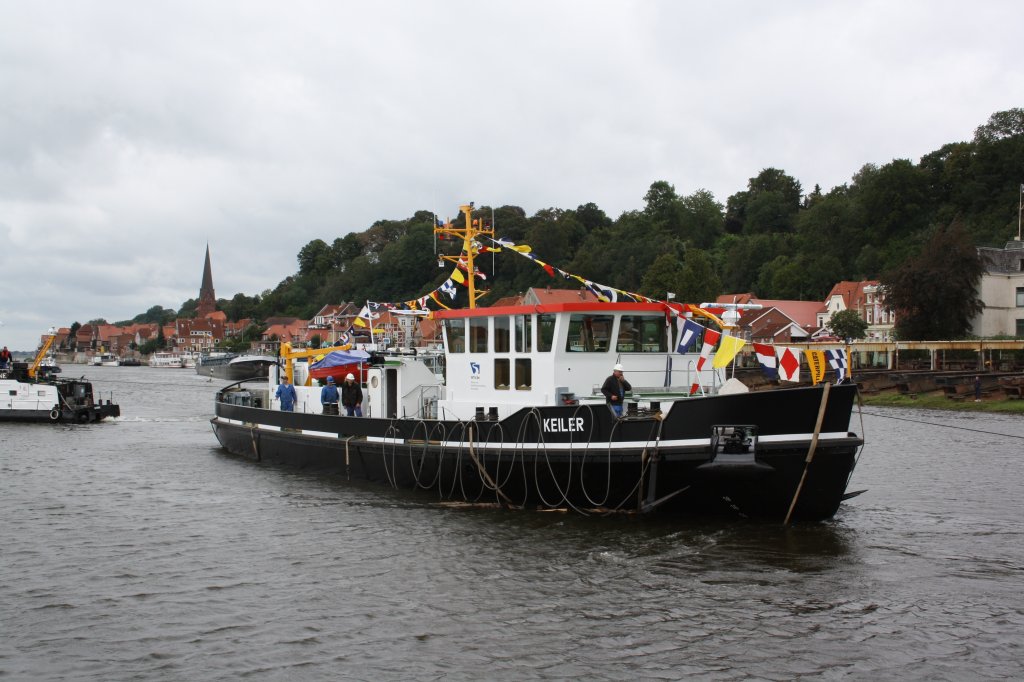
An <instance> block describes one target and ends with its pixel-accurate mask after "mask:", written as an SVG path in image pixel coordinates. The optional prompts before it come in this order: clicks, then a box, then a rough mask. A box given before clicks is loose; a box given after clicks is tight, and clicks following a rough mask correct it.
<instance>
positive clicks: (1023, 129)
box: [974, 108, 1024, 144]
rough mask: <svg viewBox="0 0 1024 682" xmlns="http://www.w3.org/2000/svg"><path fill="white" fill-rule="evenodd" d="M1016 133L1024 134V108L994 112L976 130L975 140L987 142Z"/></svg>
mask: <svg viewBox="0 0 1024 682" xmlns="http://www.w3.org/2000/svg"><path fill="white" fill-rule="evenodd" d="M1016 135H1024V109H1020V108H1016V109H1008V110H1006V111H997V112H996V113H994V114H992V115H991V116H990V117H989V119H988V122H987V123H985V124H984V125H980V126H978V128H977V129H976V130H975V131H974V142H975V143H980V144H987V143H991V142H996V141H998V140H1003V139H1006V138H1008V137H1014V136H1016Z"/></svg>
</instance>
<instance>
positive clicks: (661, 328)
mask: <svg viewBox="0 0 1024 682" xmlns="http://www.w3.org/2000/svg"><path fill="white" fill-rule="evenodd" d="M668 344H669V339H668V333H667V330H666V328H665V316H664V315H623V316H622V319H621V320H620V322H619V336H618V341H616V343H615V350H616V351H618V352H620V353H664V352H666V351H667V350H668Z"/></svg>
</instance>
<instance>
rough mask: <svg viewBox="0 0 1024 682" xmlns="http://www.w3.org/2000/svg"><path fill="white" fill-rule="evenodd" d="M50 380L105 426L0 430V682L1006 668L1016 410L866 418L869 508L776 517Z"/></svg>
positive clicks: (134, 388) (209, 389)
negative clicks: (471, 468) (218, 434)
mask: <svg viewBox="0 0 1024 682" xmlns="http://www.w3.org/2000/svg"><path fill="white" fill-rule="evenodd" d="M65 372H67V373H69V374H82V373H84V374H86V375H87V376H88V377H89V378H91V379H92V380H93V381H94V383H95V386H96V388H97V389H98V390H99V391H100V392H101V393H103V394H104V396H106V395H107V394H109V393H110V392H113V397H114V400H115V402H118V403H120V405H121V409H122V415H123V416H122V417H121V418H120V419H118V420H115V421H112V422H107V423H102V424H95V425H88V426H78V425H74V426H53V425H49V424H39V425H11V424H0V552H2V553H0V677H4V678H6V679H12V680H56V679H61V680H64V679H67V680H127V679H132V680H233V679H239V678H247V679H254V680H337V679H355V680H389V679H403V680H408V679H416V680H437V679H445V680H481V679H487V680H523V679H597V680H604V679H610V680H627V679H628V680H635V679H670V680H674V679H683V678H686V679H708V680H746V679H765V680H789V679H794V678H808V679H825V680H836V679H843V680H876V679H919V680H926V679H927V680H964V679H999V678H1016V679H1021V678H1024V646H1022V645H1024V637H1022V635H1021V633H1024V589H1022V586H1024V542H1022V525H1021V517H1022V515H1024V485H1022V481H1024V476H1022V474H1024V458H1022V457H1021V452H1022V449H1024V448H1022V444H1024V440H1022V439H1024V418H1021V417H1019V416H1000V415H979V414H961V413H952V412H950V413H945V412H943V413H936V412H923V411H913V410H898V411H897V410H886V409H880V408H870V409H866V410H865V411H866V412H870V414H866V415H865V416H864V417H863V420H864V432H865V434H866V436H867V446H866V447H865V449H864V452H863V455H862V458H861V461H860V465H859V467H858V469H857V471H856V473H855V474H854V477H853V481H852V484H851V489H863V488H866V489H867V492H866V493H865V494H863V495H861V496H860V497H857V498H855V499H853V500H851V501H850V502H847V503H846V504H845V505H844V507H843V509H842V510H841V511H840V513H839V514H838V516H837V517H836V518H835V519H834V520H833V521H831V522H828V523H823V524H817V525H808V526H795V527H792V528H782V527H779V526H778V525H767V524H757V523H752V522H749V521H745V520H743V519H722V520H719V521H714V522H708V521H702V522H694V521H680V520H674V521H667V520H652V519H637V518H631V517H616V518H593V517H582V516H578V515H573V514H566V513H559V512H548V513H540V512H503V511H500V510H495V509H470V508H464V507H458V506H451V505H443V504H439V503H438V502H436V501H435V500H434V499H433V498H432V497H430V496H425V495H417V494H412V493H404V492H396V491H393V490H387V489H381V488H377V487H375V486H369V485H356V484H353V483H348V482H345V481H344V480H342V479H340V478H331V477H324V476H313V475H308V474H303V473H300V472H295V471H289V470H283V469H279V468H272V467H268V466H261V465H258V464H254V463H251V462H247V461H243V460H239V459H236V458H233V457H231V456H229V455H226V454H225V453H223V452H221V451H220V450H219V449H218V445H217V441H216V439H215V438H214V436H213V433H212V431H211V429H210V426H209V423H208V420H209V417H210V416H211V411H212V400H213V395H214V393H215V391H216V390H217V388H218V386H219V385H220V384H218V383H216V382H209V381H208V380H206V379H204V378H201V377H198V376H197V375H196V374H195V373H194V372H193V371H191V370H170V369H166V370H162V369H150V368H148V367H139V368H129V367H117V368H106V367H101V368H92V367H89V368H85V367H82V366H69V367H66V368H65ZM855 421H856V418H855ZM921 422H928V423H921ZM936 424H942V426H938V425H936ZM854 429H855V430H858V431H859V430H860V424H859V422H857V423H855V425H854Z"/></svg>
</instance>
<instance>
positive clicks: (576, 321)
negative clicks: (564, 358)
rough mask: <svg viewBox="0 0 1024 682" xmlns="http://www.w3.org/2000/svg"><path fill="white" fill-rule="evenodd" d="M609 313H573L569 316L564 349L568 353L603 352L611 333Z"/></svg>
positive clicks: (606, 347)
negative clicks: (567, 333)
mask: <svg viewBox="0 0 1024 682" xmlns="http://www.w3.org/2000/svg"><path fill="white" fill-rule="evenodd" d="M613 320H614V318H613V317H612V316H611V315H591V314H587V313H574V314H573V315H572V316H571V317H570V318H569V335H568V336H567V337H566V339H565V350H567V351H569V352H570V353H604V352H606V351H607V350H608V341H609V337H610V336H611V333H612V322H613Z"/></svg>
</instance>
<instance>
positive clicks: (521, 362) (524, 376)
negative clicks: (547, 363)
mask: <svg viewBox="0 0 1024 682" xmlns="http://www.w3.org/2000/svg"><path fill="white" fill-rule="evenodd" d="M531 388H533V361H532V360H530V358H516V390H519V391H529V390H530V389H531Z"/></svg>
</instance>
